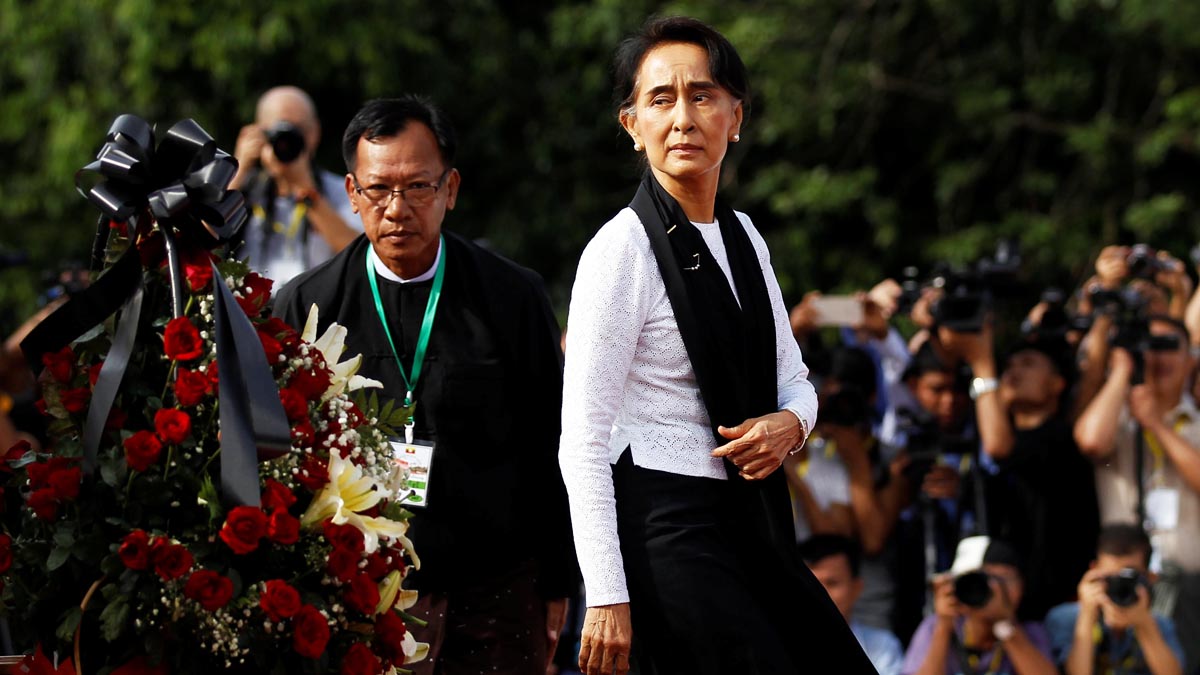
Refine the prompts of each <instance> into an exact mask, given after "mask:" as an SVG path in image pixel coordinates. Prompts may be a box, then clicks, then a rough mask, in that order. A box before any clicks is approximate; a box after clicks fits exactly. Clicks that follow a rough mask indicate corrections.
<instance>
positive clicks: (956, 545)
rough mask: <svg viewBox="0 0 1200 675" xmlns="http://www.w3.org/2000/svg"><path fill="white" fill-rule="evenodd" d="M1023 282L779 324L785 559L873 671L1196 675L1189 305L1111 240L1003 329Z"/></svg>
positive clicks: (991, 273)
mask: <svg viewBox="0 0 1200 675" xmlns="http://www.w3.org/2000/svg"><path fill="white" fill-rule="evenodd" d="M1018 267H1019V256H1018V255H1017V254H1016V253H1015V251H1013V250H1011V249H1010V248H1008V247H1006V246H1003V245H1002V246H1001V247H999V248H998V249H997V251H996V254H995V255H994V256H990V257H988V258H985V259H983V260H980V261H978V262H977V263H975V264H973V265H971V266H967V267H959V268H951V267H948V266H945V267H942V268H940V269H938V270H935V271H934V273H932V274H930V275H929V276H928V277H927V278H923V279H918V278H917V277H916V275H915V274H913V275H910V277H909V278H906V279H904V280H903V281H896V280H886V281H884V282H882V283H880V284H878V285H877V286H875V287H874V288H871V289H869V290H866V291H862V292H859V293H856V294H853V295H850V296H839V297H829V296H825V295H822V294H821V293H818V292H812V293H809V294H808V295H807V296H805V297H804V299H803V301H802V302H801V303H799V304H798V305H797V306H796V307H795V308H794V309H793V310H792V312H791V321H792V328H793V331H794V333H795V336H796V339H797V340H798V341H799V342H800V344H801V346H802V348H803V350H804V354H805V358H806V360H807V361H808V363H809V365H810V367H811V368H812V371H813V375H812V377H813V380H814V381H815V382H816V383H817V387H818V391H819V395H820V400H821V405H820V410H821V412H820V421H819V423H818V426H817V428H816V430H815V433H814V436H813V438H812V439H811V440H810V442H809V443H808V445H807V446H806V450H807V452H805V453H802V454H800V455H798V456H796V457H794V458H790V459H789V460H788V461H787V462H786V463H785V465H784V469H785V470H786V471H787V477H788V481H789V484H790V487H791V491H792V500H793V510H794V513H795V523H796V539H797V543H798V545H799V546H800V551H801V555H802V557H803V558H804V559H805V560H806V562H808V563H809V565H810V566H811V567H812V569H813V570H814V572H815V573H816V574H817V576H818V577H819V578H820V579H821V580H822V582H823V583H825V585H826V587H827V589H828V590H829V592H830V595H831V596H833V597H834V599H835V601H837V604H838V605H839V608H841V609H842V611H843V613H844V614H845V616H846V618H847V620H849V621H850V622H851V625H852V627H853V628H854V629H855V632H856V634H857V635H858V636H859V639H860V641H861V642H862V643H863V645H864V647H865V648H866V649H867V651H868V653H869V654H870V655H871V656H872V659H873V660H874V662H875V664H876V667H877V668H878V669H879V671H880V673H882V674H883V675H888V674H890V673H905V674H914V673H924V674H930V673H938V674H941V673H971V672H978V673H984V672H987V673H997V672H1011V673H1019V674H1022V675H1027V674H1029V673H1054V672H1059V671H1061V672H1065V673H1068V674H1070V675H1082V674H1083V673H1154V674H1156V675H1159V674H1163V673H1197V672H1200V537H1197V535H1198V534H1200V410H1198V409H1197V407H1196V397H1197V396H1200V378H1197V377H1196V372H1197V363H1198V362H1200V361H1198V359H1197V356H1200V294H1196V293H1193V283H1192V281H1191V277H1190V276H1189V274H1188V270H1187V268H1186V266H1185V265H1184V263H1183V262H1181V261H1180V260H1179V259H1178V258H1176V257H1174V256H1172V255H1170V254H1169V253H1167V252H1164V251H1155V250H1152V249H1150V248H1149V247H1147V246H1144V245H1139V246H1133V247H1124V246H1109V247H1107V248H1105V249H1104V250H1103V251H1102V252H1101V253H1100V255H1099V257H1098V259H1097V260H1096V262H1095V273H1094V275H1093V276H1091V278H1089V279H1088V280H1087V281H1086V282H1085V283H1084V284H1082V285H1081V286H1080V287H1079V288H1078V289H1075V290H1074V292H1071V293H1066V292H1061V291H1058V290H1053V289H1051V290H1048V291H1046V292H1045V293H1044V294H1043V295H1042V297H1041V299H1040V301H1039V302H1038V303H1037V305H1036V306H1034V307H1033V308H1032V309H1031V310H1030V311H1028V313H1027V314H1026V315H1025V316H1024V318H1023V320H1022V321H1021V322H1020V325H1019V326H1017V325H1005V324H1003V323H1001V322H1000V321H998V320H997V318H996V317H998V316H1000V312H998V311H997V307H998V305H999V304H1001V303H1002V302H1003V301H1004V299H1005V297H1006V296H1007V295H1010V294H1011V293H1012V289H1013V287H1014V286H1015V285H1016V273H1017V268H1018ZM901 329H904V331H905V332H906V333H910V334H908V335H907V336H906V335H905V334H903V333H902V332H901ZM997 335H1002V336H1007V340H1006V341H1005V344H998V342H999V340H998V339H997V337H996V336H997ZM831 338H832V339H831Z"/></svg>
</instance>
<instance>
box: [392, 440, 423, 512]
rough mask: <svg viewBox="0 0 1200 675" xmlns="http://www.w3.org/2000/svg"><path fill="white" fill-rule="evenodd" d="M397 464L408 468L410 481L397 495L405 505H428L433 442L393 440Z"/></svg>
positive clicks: (393, 451) (393, 450)
mask: <svg viewBox="0 0 1200 675" xmlns="http://www.w3.org/2000/svg"><path fill="white" fill-rule="evenodd" d="M391 443H392V453H393V455H392V456H393V457H394V461H395V462H396V464H398V465H400V466H401V467H403V468H405V469H407V470H408V481H407V482H406V483H405V485H404V486H403V487H401V488H400V490H399V492H398V494H397V495H396V497H397V499H398V500H399V503H400V504H402V505H403V506H428V504H429V476H430V469H431V468H432V466H433V444H432V443H426V442H422V441H414V442H411V443H405V442H402V441H399V440H393V441H392V442H391Z"/></svg>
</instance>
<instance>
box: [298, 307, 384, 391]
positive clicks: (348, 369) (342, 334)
mask: <svg viewBox="0 0 1200 675" xmlns="http://www.w3.org/2000/svg"><path fill="white" fill-rule="evenodd" d="M318 316H319V312H318V311H317V306H316V304H314V305H313V306H312V307H310V308H309V309H308V319H307V320H306V321H305V322H304V330H303V331H302V332H301V333H300V339H302V340H304V341H305V342H307V343H309V344H311V345H312V346H313V347H315V348H316V349H317V350H319V351H320V352H321V356H323V357H325V363H326V364H327V365H328V366H329V369H330V370H331V371H333V376H332V377H331V378H330V380H329V388H328V389H326V390H325V393H324V394H322V395H321V400H322V401H328V400H329V399H331V398H333V397H334V396H337V395H338V394H341V393H343V392H347V391H354V390H355V389H366V388H377V389H378V388H382V387H383V383H382V382H380V381H378V380H372V379H370V378H367V377H362V376H360V375H358V369H359V368H360V367H361V366H362V354H359V355H357V356H355V357H353V358H350V359H347V360H345V361H342V362H340V363H339V362H338V359H340V358H342V354H343V353H345V351H346V335H347V333H348V331H347V330H346V327H345V326H342V325H340V324H338V323H331V324H329V327H328V328H326V329H325V332H324V333H323V334H322V335H321V337H320V338H317V323H318Z"/></svg>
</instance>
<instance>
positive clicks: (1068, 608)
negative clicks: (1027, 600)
mask: <svg viewBox="0 0 1200 675" xmlns="http://www.w3.org/2000/svg"><path fill="white" fill-rule="evenodd" d="M1149 563H1150V539H1149V538H1148V537H1147V536H1146V533H1145V532H1143V531H1142V529H1141V528H1140V527H1137V526H1135V525H1109V526H1107V527H1105V528H1104V529H1103V530H1101V532H1100V539H1099V543H1098V546H1097V552H1096V560H1095V561H1094V562H1093V563H1092V565H1091V569H1089V570H1088V571H1087V573H1086V574H1084V575H1083V579H1082V580H1081V581H1080V582H1079V589H1078V593H1079V602H1072V603H1067V604H1063V605H1059V606H1058V607H1055V608H1054V609H1053V610H1051V611H1050V614H1049V615H1047V617H1046V630H1047V632H1048V633H1049V634H1050V646H1051V648H1052V649H1053V651H1054V656H1055V659H1056V660H1057V662H1058V663H1059V665H1061V666H1062V668H1063V671H1064V672H1065V673H1066V675H1093V674H1096V673H1104V674H1107V673H1115V672H1120V673H1123V674H1124V675H1180V674H1181V673H1183V668H1182V667H1181V665H1180V664H1181V663H1182V661H1183V648H1182V647H1181V646H1180V645H1179V639H1178V638H1177V637H1176V636H1175V626H1174V624H1173V623H1172V622H1171V620H1170V619H1169V618H1167V617H1164V616H1161V615H1157V614H1154V613H1152V612H1151V611H1150V584H1151V583H1152V581H1153V579H1154V575H1153V574H1151V573H1150V571H1149Z"/></svg>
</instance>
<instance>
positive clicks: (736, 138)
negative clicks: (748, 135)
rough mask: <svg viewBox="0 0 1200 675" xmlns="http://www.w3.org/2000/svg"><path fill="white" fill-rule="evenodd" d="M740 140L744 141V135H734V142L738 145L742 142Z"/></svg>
mask: <svg viewBox="0 0 1200 675" xmlns="http://www.w3.org/2000/svg"><path fill="white" fill-rule="evenodd" d="M740 140H742V135H741V134H734V135H733V142H734V143H737V142H738V141H740Z"/></svg>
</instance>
